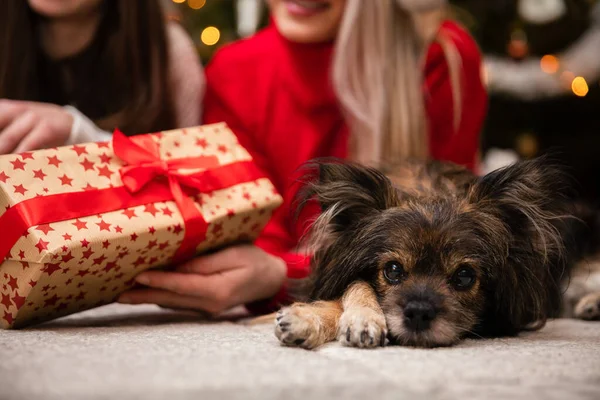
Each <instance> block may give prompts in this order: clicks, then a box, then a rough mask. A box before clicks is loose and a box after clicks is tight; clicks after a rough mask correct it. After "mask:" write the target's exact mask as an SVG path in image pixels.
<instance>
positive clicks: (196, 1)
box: [188, 0, 206, 10]
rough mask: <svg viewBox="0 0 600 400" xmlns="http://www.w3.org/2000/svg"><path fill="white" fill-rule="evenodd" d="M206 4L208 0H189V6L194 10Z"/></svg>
mask: <svg viewBox="0 0 600 400" xmlns="http://www.w3.org/2000/svg"><path fill="white" fill-rule="evenodd" d="M205 4H206V0H188V6H189V7H190V8H193V9H194V10H199V9H201V8H202V7H204V5H205Z"/></svg>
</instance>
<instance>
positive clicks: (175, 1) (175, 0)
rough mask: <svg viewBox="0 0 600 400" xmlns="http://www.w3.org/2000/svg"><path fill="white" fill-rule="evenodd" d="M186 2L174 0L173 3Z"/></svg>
mask: <svg viewBox="0 0 600 400" xmlns="http://www.w3.org/2000/svg"><path fill="white" fill-rule="evenodd" d="M183 2H185V0H173V3H183Z"/></svg>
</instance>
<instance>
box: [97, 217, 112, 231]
mask: <svg viewBox="0 0 600 400" xmlns="http://www.w3.org/2000/svg"><path fill="white" fill-rule="evenodd" d="M96 225H98V227H99V228H100V232H102V231H108V232H110V224H108V223H106V222H105V221H104V220H101V221H100V222H98V223H96Z"/></svg>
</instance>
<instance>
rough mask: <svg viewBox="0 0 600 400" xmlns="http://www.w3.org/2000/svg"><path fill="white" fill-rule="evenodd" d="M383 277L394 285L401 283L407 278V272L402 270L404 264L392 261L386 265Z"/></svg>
mask: <svg viewBox="0 0 600 400" xmlns="http://www.w3.org/2000/svg"><path fill="white" fill-rule="evenodd" d="M383 276H385V279H387V280H388V282H390V283H392V284H397V283H400V282H401V281H402V280H404V279H405V278H406V271H405V270H404V268H402V264H400V263H399V262H397V261H390V262H388V263H386V264H385V267H384V269H383Z"/></svg>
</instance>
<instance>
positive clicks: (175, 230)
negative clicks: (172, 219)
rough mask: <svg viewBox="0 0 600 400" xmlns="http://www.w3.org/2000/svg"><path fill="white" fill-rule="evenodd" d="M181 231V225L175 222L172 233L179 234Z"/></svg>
mask: <svg viewBox="0 0 600 400" xmlns="http://www.w3.org/2000/svg"><path fill="white" fill-rule="evenodd" d="M181 232H183V227H182V226H181V225H179V224H177V225H175V226H174V227H173V233H174V234H176V235H178V234H180V233H181Z"/></svg>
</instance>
